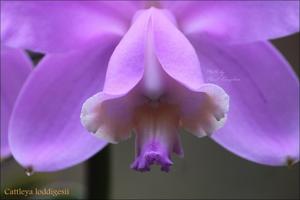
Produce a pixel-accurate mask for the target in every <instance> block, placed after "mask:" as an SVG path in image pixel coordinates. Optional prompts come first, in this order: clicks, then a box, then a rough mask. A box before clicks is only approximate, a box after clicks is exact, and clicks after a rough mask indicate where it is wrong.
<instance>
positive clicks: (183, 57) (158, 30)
mask: <svg viewBox="0 0 300 200" xmlns="http://www.w3.org/2000/svg"><path fill="white" fill-rule="evenodd" d="M151 11H152V13H153V14H152V24H153V25H152V26H153V27H152V28H153V40H154V48H155V54H156V56H157V58H158V60H159V62H160V64H161V66H162V68H163V69H164V70H165V71H166V72H167V74H169V75H170V76H171V77H172V78H174V79H175V80H177V81H179V82H180V83H181V84H183V85H185V86H187V87H189V88H191V89H198V88H199V87H200V86H201V84H202V83H203V78H202V71H201V68H200V63H199V60H198V56H197V54H196V51H195V49H194V47H193V46H192V45H191V43H190V42H189V40H188V39H187V38H186V37H185V36H184V34H183V33H182V32H180V31H179V29H178V28H177V27H176V24H174V22H173V21H172V17H173V16H172V15H171V14H170V13H166V11H163V10H158V9H152V10H151ZM167 14H169V15H167Z"/></svg>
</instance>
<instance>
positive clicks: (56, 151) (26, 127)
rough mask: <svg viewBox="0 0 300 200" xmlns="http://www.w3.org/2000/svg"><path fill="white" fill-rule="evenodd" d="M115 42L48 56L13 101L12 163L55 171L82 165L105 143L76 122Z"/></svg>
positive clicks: (101, 76)
mask: <svg viewBox="0 0 300 200" xmlns="http://www.w3.org/2000/svg"><path fill="white" fill-rule="evenodd" d="M116 42H117V41H116V40H115V39H113V38H111V39H110V38H107V39H106V43H103V42H102V43H101V44H99V43H95V44H94V46H92V47H90V48H88V49H86V50H85V51H78V52H72V53H69V54H57V55H48V56H46V57H45V58H44V59H43V60H42V62H41V63H40V64H39V66H38V67H37V69H36V70H35V71H34V73H33V74H32V76H31V77H30V79H28V82H27V84H26V85H25V87H24V88H23V90H22V93H21V95H20V98H19V99H18V101H17V104H16V107H15V110H14V113H13V116H12V119H11V124H10V127H9V128H10V129H9V142H10V146H11V150H12V153H13V155H14V157H15V159H16V160H17V161H18V162H19V163H20V164H21V165H22V166H23V167H31V168H33V170H34V171H55V170H59V169H63V168H67V167H70V166H72V165H75V164H78V163H80V162H83V161H84V160H86V159H88V158H89V157H91V156H92V155H94V154H95V153H96V152H98V151H99V150H101V149H102V148H103V147H104V146H105V145H106V142H104V141H103V140H99V139H97V138H95V137H93V136H91V135H90V134H89V133H88V132H87V131H86V130H85V128H84V127H83V126H82V125H81V123H80V111H81V106H82V104H83V102H84V101H85V100H86V99H87V98H88V97H90V96H91V95H92V94H94V93H96V91H98V90H101V89H102V87H103V81H104V76H105V71H106V67H107V64H108V60H109V57H110V55H111V53H112V51H113V49H114V48H115V45H116Z"/></svg>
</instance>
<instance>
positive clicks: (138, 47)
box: [104, 12, 150, 95]
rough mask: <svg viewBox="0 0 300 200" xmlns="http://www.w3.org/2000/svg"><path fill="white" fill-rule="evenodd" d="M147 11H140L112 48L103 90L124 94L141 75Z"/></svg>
mask: <svg viewBox="0 0 300 200" xmlns="http://www.w3.org/2000/svg"><path fill="white" fill-rule="evenodd" d="M149 19H150V15H149V12H143V13H141V14H140V15H139V16H138V17H137V18H136V20H135V21H134V22H133V24H132V25H131V27H130V29H129V30H128V32H127V33H126V34H125V35H124V37H123V38H122V40H121V41H120V43H119V44H118V46H117V47H116V49H115V50H114V52H113V54H112V56H111V58H110V61H109V64H108V69H107V73H106V78H105V85H104V92H105V93H108V94H116V95H117V94H121V95H122V94H125V93H127V92H128V91H130V90H131V89H132V88H133V87H134V86H135V85H136V84H137V83H138V82H139V81H140V80H141V79H142V77H143V73H144V65H145V48H146V44H147V31H148V24H149Z"/></svg>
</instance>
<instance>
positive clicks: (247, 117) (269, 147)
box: [195, 42, 299, 165]
mask: <svg viewBox="0 0 300 200" xmlns="http://www.w3.org/2000/svg"><path fill="white" fill-rule="evenodd" d="M195 46H197V51H198V55H199V57H200V60H201V61H202V63H203V65H204V66H205V69H206V70H205V72H204V74H205V77H206V78H207V82H213V83H216V84H217V85H220V86H222V87H223V88H224V90H225V91H226V92H227V93H228V95H229V96H230V100H231V105H230V110H229V113H228V118H227V123H226V124H225V126H224V127H223V128H222V129H220V131H219V132H217V133H216V134H215V135H213V136H212V138H213V139H214V140H215V141H217V142H218V143H219V144H221V145H222V146H224V147H225V148H227V149H229V150H230V151H232V152H234V153H235V154H237V155H239V156H241V157H243V158H246V159H248V160H251V161H254V162H257V163H261V164H266V165H284V164H287V163H288V162H290V161H291V160H292V161H294V162H296V161H298V160H299V81H298V78H297V77H296V76H295V73H294V72H293V71H292V69H291V67H290V66H289V64H288V63H287V61H285V60H284V58H283V57H282V56H281V55H280V54H279V53H278V52H277V51H276V50H275V48H274V47H272V46H271V45H270V44H268V43H265V42H258V43H252V44H248V45H235V46H221V45H215V44H205V43H203V42H195Z"/></svg>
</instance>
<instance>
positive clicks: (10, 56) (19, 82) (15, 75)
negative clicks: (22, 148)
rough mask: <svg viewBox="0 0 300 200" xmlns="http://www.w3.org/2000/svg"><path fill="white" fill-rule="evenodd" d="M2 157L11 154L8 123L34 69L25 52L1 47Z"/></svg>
mask: <svg viewBox="0 0 300 200" xmlns="http://www.w3.org/2000/svg"><path fill="white" fill-rule="evenodd" d="M0 66H1V155H0V157H1V159H2V158H5V157H7V156H8V155H10V149H9V145H8V123H9V120H10V116H11V112H12V110H13V107H14V104H15V101H16V99H17V96H18V94H19V91H20V90H21V88H22V86H23V83H24V82H25V80H26V78H27V77H28V75H29V73H30V72H31V70H32V69H33V65H32V63H31V61H30V59H29V58H28V57H27V55H26V54H25V52H23V51H21V50H17V49H10V48H1V65H0Z"/></svg>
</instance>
